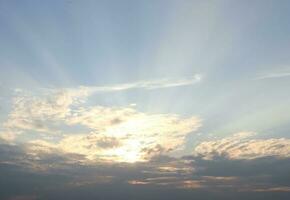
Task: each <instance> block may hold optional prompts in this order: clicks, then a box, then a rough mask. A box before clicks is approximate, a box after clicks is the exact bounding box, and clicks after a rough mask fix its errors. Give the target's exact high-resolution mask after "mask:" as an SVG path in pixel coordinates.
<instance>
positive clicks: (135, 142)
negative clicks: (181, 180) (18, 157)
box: [1, 78, 201, 163]
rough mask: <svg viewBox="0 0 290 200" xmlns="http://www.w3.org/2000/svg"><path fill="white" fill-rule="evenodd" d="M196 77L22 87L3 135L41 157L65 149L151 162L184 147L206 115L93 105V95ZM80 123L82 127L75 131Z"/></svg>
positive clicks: (103, 158) (99, 157)
mask: <svg viewBox="0 0 290 200" xmlns="http://www.w3.org/2000/svg"><path fill="white" fill-rule="evenodd" d="M196 80H199V79H196V78H194V79H193V81H185V82H184V81H181V82H180V81H176V82H174V81H173V82H168V81H166V82H164V81H154V83H150V82H146V83H145V82H143V83H142V84H140V82H139V83H137V84H134V83H133V84H127V85H126V86H124V85H121V86H112V87H78V88H75V89H74V88H69V89H41V90H39V91H38V93H31V92H28V91H25V90H19V89H18V90H17V91H16V94H15V97H14V99H13V104H12V110H11V112H10V114H9V115H8V119H7V120H6V122H4V126H3V131H2V133H1V137H2V139H4V140H6V141H8V140H9V142H12V143H15V144H16V143H18V144H19V143H20V144H21V143H24V144H28V145H26V146H27V151H28V153H29V154H30V155H35V156H37V155H38V154H43V153H45V154H49V153H55V152H63V153H72V154H79V155H82V156H84V157H85V158H86V159H88V160H89V161H90V162H92V161H110V162H129V163H133V162H137V161H138V162H141V161H147V160H150V159H151V158H152V157H154V156H158V155H161V154H170V153H171V152H174V151H176V150H180V149H182V148H183V147H184V146H183V145H184V143H185V137H186V136H187V135H188V134H189V133H192V132H194V131H195V130H196V129H197V128H198V127H199V126H200V125H201V122H200V119H198V118H197V117H187V118H184V117H181V116H178V115H176V114H170V113H166V114H156V113H149V112H148V113H145V112H140V111H138V110H136V109H135V107H132V106H127V107H113V106H111V107H110V106H100V105H88V104H87V99H88V98H89V97H90V96H91V95H94V94H96V93H98V92H100V91H103V92H106V91H114V90H116V88H117V90H119V89H120V88H121V89H122V90H127V89H132V88H143V89H158V88H160V89H161V88H164V87H177V86H183V85H186V84H193V83H195V82H196ZM128 85H130V86H128ZM147 87H148V88H147ZM100 88H101V89H100ZM104 88H105V89H104ZM76 126H79V131H77V132H76V133H71V132H70V130H72V129H73V127H76ZM69 127H71V128H69ZM12 132H13V133H14V134H13V137H12V136H11V133H12Z"/></svg>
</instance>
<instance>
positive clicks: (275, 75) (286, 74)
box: [255, 72, 290, 80]
mask: <svg viewBox="0 0 290 200" xmlns="http://www.w3.org/2000/svg"><path fill="white" fill-rule="evenodd" d="M289 76H290V72H277V73H269V74H265V75H261V76H258V77H256V78H255V80H263V79H275V78H285V77H289Z"/></svg>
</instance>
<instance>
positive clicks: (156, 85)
mask: <svg viewBox="0 0 290 200" xmlns="http://www.w3.org/2000/svg"><path fill="white" fill-rule="evenodd" d="M201 80H202V76H201V75H200V74H195V75H193V76H191V77H188V78H180V79H176V78H175V79H173V78H163V79H158V80H149V81H137V82H133V83H124V84H117V85H111V86H94V87H84V88H83V89H87V90H88V91H90V92H113V91H122V90H130V89H146V90H154V89H162V88H170V87H180V86H186V85H193V84H196V83H198V82H200V81H201Z"/></svg>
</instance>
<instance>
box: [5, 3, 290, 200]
mask: <svg viewBox="0 0 290 200" xmlns="http://www.w3.org/2000/svg"><path fill="white" fill-rule="evenodd" d="M289 9H290V2H289V1H287V0H279V1H274V0H265V1H262V0H255V1H250V0H245V1H223V0H220V1H198V0H196V1H195V0H180V1H179V0H168V1H165V0H154V1H153V0H148V1H141V0H137V1H132V0H128V1H127V0H122V1H117V0H107V1H101V0H100V1H89V0H86V1H74V0H67V1H56V0H52V1H36V0H27V1H18V0H13V1H8V0H2V1H0V146H2V147H1V148H2V149H1V151H3V152H6V151H7V149H9V148H12V147H13V146H16V147H17V148H19V149H20V150H19V149H18V150H17V152H18V151H19V152H18V153H19V154H21V155H30V156H31V155H33V156H38V158H39V157H41V156H44V154H45V155H46V156H47V154H48V152H50V154H52V155H58V154H59V152H62V154H61V155H62V156H64V155H63V154H65V155H66V156H68V155H67V154H80V155H81V156H83V157H84V158H85V159H86V161H83V160H82V162H85V163H86V164H88V165H90V164H91V163H92V162H101V163H102V162H103V161H104V160H105V161H106V162H107V161H109V162H110V163H127V164H128V163H130V164H132V163H138V164H139V162H140V163H143V162H145V163H147V162H148V163H149V164H148V165H150V166H151V167H152V166H153V164H152V165H151V162H152V160H154V158H155V157H158V156H169V157H172V159H173V158H174V159H180V158H181V157H183V156H189V155H190V156H196V155H199V156H202V157H203V158H204V160H207V159H209V158H211V159H212V158H213V155H215V154H217V155H219V156H224V155H227V158H226V159H228V160H229V162H230V161H233V160H234V161H233V162H238V161H241V160H245V159H246V160H247V159H248V160H253V159H254V160H255V159H260V158H263V157H267V156H271V157H274V158H277V157H279V158H281V157H282V158H283V159H286V160H287V159H288V158H289V157H290V150H289V144H290V135H289V130H290V125H289V120H290V114H289V113H290V103H289V102H290V93H289V92H288V90H289V85H290V57H289V51H290V23H289V20H290V14H289ZM95 144H97V145H96V146H94V145H95ZM227 144H232V145H234V146H235V145H238V146H239V147H241V148H243V147H245V146H246V147H247V148H246V150H245V149H243V150H241V149H236V148H234V149H233V148H232V146H229V147H228V148H223V147H222V146H223V145H225V146H227ZM7 145H8V147H7ZM88 147H89V148H88ZM279 147H280V148H279ZM249 149H252V151H250V150H249ZM15 151H16V150H15ZM239 151H244V152H246V153H244V154H240V153H238V152H239ZM248 151H249V152H248ZM13 152H14V151H13ZM17 155H18V154H17ZM13 156H14V154H13V155H10V156H8V157H7V158H6V159H5V158H3V159H2V160H1V159H0V160H1V161H2V163H7V162H8V161H9V163H11V162H12V161H11V160H14V161H13V162H15V163H14V164H15V165H19V162H20V160H17V159H16V158H14V157H13ZM58 156H60V155H58ZM66 156H64V157H66ZM68 157H69V156H68ZM45 158H46V159H47V157H45ZM34 159H35V157H34ZM15 160H16V161H15ZM32 160H33V159H32ZM193 160H198V159H197V158H193ZM236 160H238V161H236ZM22 161H23V160H22ZM63 161H64V160H63ZM46 162H52V161H51V160H49V161H47V160H46ZM78 162H81V161H80V160H78ZM179 162H181V161H180V160H178V161H175V164H174V165H178V166H179V165H181V164H180V163H179ZM194 162H199V161H194ZM204 162H205V161H204ZM241 162H243V161H241ZM257 162H259V163H260V160H257ZM263 162H264V161H263ZM176 163H179V164H176ZM199 164H204V163H203V162H201V163H199ZM207 164H208V163H207ZM30 165H31V168H32V169H34V168H33V166H35V165H36V161H34V162H31V163H30ZM102 165H103V164H102ZM136 165H137V164H136ZM168 165H170V164H169V163H168ZM146 166H147V165H146ZM225 166H227V163H226V164H225ZM287 166H288V165H287ZM41 167H43V166H41ZM170 167H172V166H170ZM140 168H141V169H143V168H144V166H143V165H142V166H141V167H140ZM176 168H177V167H176V166H175V168H174V169H176ZM172 169H173V168H172ZM118 170H119V169H118ZM118 170H117V172H116V174H118V173H120V172H119V171H118ZM150 170H152V169H151V168H150ZM129 172H130V171H129ZM129 172H128V173H129ZM267 173H270V174H271V172H267ZM108 174H109V175H108V176H111V174H110V173H109V172H108ZM239 175H240V174H237V176H239ZM140 176H141V175H140ZM133 178H136V177H132V179H133ZM143 178H144V177H143ZM147 178H148V177H147ZM151 178H152V177H151ZM167 178H168V177H167ZM175 178H176V177H175ZM178 178H180V177H178ZM129 179H130V175H129V178H128V180H127V181H128V183H136V184H137V183H144V180H142V181H143V182H142V181H140V180H139V182H138V181H136V180H135V182H132V180H131V179H130V180H131V182H130V180H129ZM205 179H206V181H209V179H207V178H205ZM216 179H217V180H221V179H218V178H216ZM150 180H151V179H150ZM210 180H213V179H210ZM223 180H227V181H228V180H230V179H223ZM231 180H232V179H231ZM257 180H258V179H257ZM191 181H192V180H191ZM194 181H196V180H194ZM198 181H200V180H199V179H198ZM288 181H289V180H288ZM145 182H146V181H145ZM149 182H150V181H149ZM179 183H180V182H178V184H179ZM146 184H147V182H146ZM154 184H156V183H154ZM174 184H175V185H174V187H175V186H176V187H179V185H178V184H177V183H174ZM191 184H192V185H194V184H196V182H191ZM199 184H200V183H199ZM267 184H270V182H267ZM12 185H13V184H12ZM286 186H287V187H288V186H289V182H287V183H286ZM286 186H285V185H283V187H284V189H283V190H287V191H288V192H289V191H290V189H289V187H288V188H286V189H285V187H286ZM278 187H280V186H279V185H278V186H277V185H276V186H275V188H278ZM281 187H282V186H281ZM281 187H280V189H281ZM269 188H270V186H269ZM269 188H268V189H269ZM272 188H274V186H272ZM246 189H247V188H246ZM246 189H245V190H246ZM266 189H267V188H263V189H255V190H266ZM288 194H289V193H288ZM8 196H9V195H8ZM36 196H37V195H36ZM32 198H34V197H33V196H32Z"/></svg>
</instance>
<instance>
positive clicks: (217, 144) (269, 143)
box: [194, 132, 290, 159]
mask: <svg viewBox="0 0 290 200" xmlns="http://www.w3.org/2000/svg"><path fill="white" fill-rule="evenodd" d="M252 135H253V133H251V132H243V133H238V134H235V135H233V136H230V137H226V138H223V139H220V140H215V141H208V142H202V143H200V144H199V145H198V146H197V147H196V148H195V150H194V153H195V154H197V155H200V156H203V157H204V158H206V159H212V158H213V157H214V156H226V157H227V158H229V159H255V158H260V157H267V156H276V157H290V139H286V138H279V139H275V138H272V139H249V137H250V136H252Z"/></svg>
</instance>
